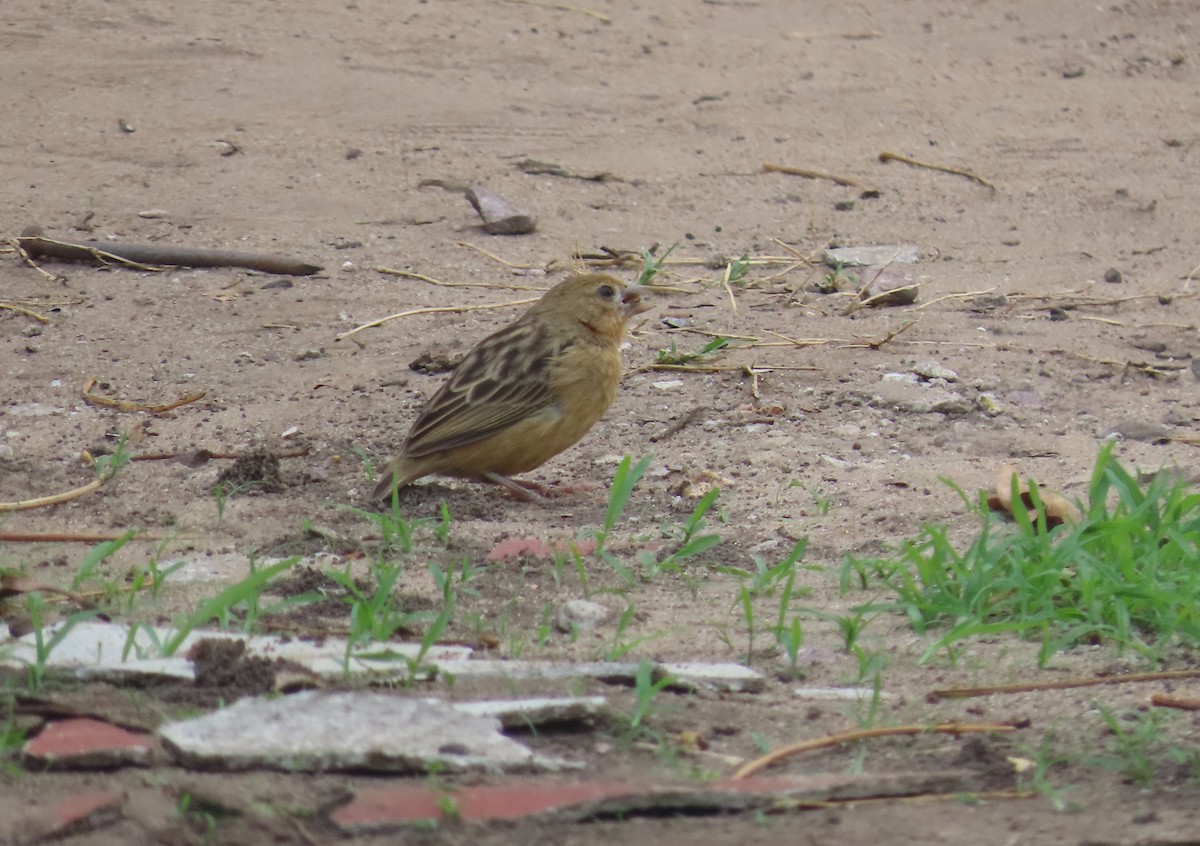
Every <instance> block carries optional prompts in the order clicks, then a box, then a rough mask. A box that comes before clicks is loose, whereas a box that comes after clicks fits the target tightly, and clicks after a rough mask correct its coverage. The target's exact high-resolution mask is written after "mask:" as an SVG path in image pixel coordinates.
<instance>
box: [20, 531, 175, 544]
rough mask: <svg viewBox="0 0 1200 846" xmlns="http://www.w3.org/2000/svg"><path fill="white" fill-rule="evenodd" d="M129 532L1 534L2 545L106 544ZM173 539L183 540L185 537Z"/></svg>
mask: <svg viewBox="0 0 1200 846" xmlns="http://www.w3.org/2000/svg"><path fill="white" fill-rule="evenodd" d="M126 534H127V532H95V533H93V534H87V533H83V532H0V543H104V542H105V541H114V540H119V539H120V538H123V537H125V535H126ZM167 537H168V536H167V535H143V534H137V535H134V536H133V537H132V538H130V540H141V541H164V540H167ZM171 537H173V538H174V537H178V538H183V537H184V536H183V535H172V536H171Z"/></svg>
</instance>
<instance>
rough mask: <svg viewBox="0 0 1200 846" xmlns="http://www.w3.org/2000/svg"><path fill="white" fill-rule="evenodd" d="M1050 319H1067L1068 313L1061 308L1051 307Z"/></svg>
mask: <svg viewBox="0 0 1200 846" xmlns="http://www.w3.org/2000/svg"><path fill="white" fill-rule="evenodd" d="M1050 319H1051V320H1054V321H1059V320H1066V319H1067V313H1066V312H1065V311H1063V310H1062V309H1061V308H1052V309H1050Z"/></svg>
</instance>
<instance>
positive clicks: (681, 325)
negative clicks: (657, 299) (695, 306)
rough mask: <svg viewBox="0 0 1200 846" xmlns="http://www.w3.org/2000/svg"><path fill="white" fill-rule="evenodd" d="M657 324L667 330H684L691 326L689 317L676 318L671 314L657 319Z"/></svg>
mask: <svg viewBox="0 0 1200 846" xmlns="http://www.w3.org/2000/svg"><path fill="white" fill-rule="evenodd" d="M659 322H660V323H661V324H662V325H663V326H666V327H667V328H668V329H686V328H687V327H688V326H691V325H692V319H691V318H690V317H677V316H675V315H673V314H666V315H663V316H662V317H661V318H659Z"/></svg>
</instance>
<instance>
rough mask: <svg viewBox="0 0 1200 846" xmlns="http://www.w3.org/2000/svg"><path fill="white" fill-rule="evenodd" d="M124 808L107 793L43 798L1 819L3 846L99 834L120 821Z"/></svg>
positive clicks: (104, 791)
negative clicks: (106, 827) (102, 829)
mask: <svg viewBox="0 0 1200 846" xmlns="http://www.w3.org/2000/svg"><path fill="white" fill-rule="evenodd" d="M123 804H124V799H123V798H122V797H121V796H120V795H119V794H116V793H110V792H109V791H107V790H95V791H89V792H86V793H76V794H73V795H69V796H66V797H62V796H55V797H45V796H43V797H41V798H39V799H38V800H35V801H33V802H31V803H30V805H29V806H28V807H26V808H25V809H24V810H23V811H20V812H18V813H14V814H6V815H3V816H0V843H41V842H46V841H49V840H60V839H65V838H68V837H72V836H76V835H81V834H85V833H87V832H90V831H95V830H96V829H98V828H102V827H104V826H106V825H109V824H110V823H113V822H115V821H116V820H117V819H119V818H120V816H121V806H122V805H123Z"/></svg>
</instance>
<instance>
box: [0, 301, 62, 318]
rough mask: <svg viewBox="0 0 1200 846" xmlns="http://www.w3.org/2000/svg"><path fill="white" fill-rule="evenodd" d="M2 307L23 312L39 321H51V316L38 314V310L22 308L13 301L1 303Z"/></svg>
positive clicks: (19, 312) (0, 306) (18, 312)
mask: <svg viewBox="0 0 1200 846" xmlns="http://www.w3.org/2000/svg"><path fill="white" fill-rule="evenodd" d="M0 308H2V309H7V310H8V311H15V312H16V313H17V314H23V315H25V316H26V317H29V318H32V319H33V320H36V321H37V322H38V323H49V322H50V318H49V317H45V316H44V315H41V314H38V313H37V312H36V311H30V310H29V309H27V308H22V307H21V306H19V305H14V304H13V303H0Z"/></svg>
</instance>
